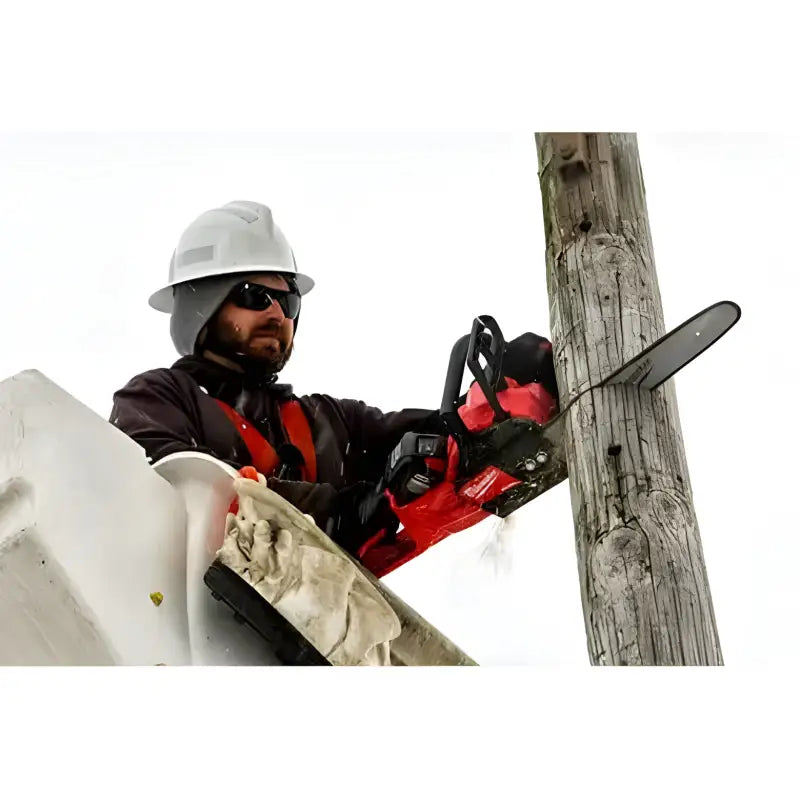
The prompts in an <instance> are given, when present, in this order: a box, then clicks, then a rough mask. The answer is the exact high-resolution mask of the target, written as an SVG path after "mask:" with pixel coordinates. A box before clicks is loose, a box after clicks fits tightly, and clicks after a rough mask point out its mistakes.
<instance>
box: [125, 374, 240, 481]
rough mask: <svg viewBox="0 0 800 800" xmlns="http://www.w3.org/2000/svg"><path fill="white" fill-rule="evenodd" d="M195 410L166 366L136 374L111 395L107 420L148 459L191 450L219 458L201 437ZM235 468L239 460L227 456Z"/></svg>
mask: <svg viewBox="0 0 800 800" xmlns="http://www.w3.org/2000/svg"><path fill="white" fill-rule="evenodd" d="M197 419H198V414H197V413H196V410H195V409H193V408H192V401H191V399H190V396H189V395H188V394H187V392H186V389H185V388H184V387H181V386H180V385H179V384H178V381H177V380H176V379H175V377H174V376H173V375H171V374H170V373H169V372H168V371H167V370H152V371H151V372H146V373H143V374H142V375H137V376H136V377H135V378H133V379H132V380H131V381H130V382H129V383H128V384H127V385H126V386H125V387H124V388H122V389H120V390H119V391H118V392H116V393H115V395H114V404H113V406H112V409H111V417H110V422H111V424H112V425H115V426H116V427H117V428H119V429H120V430H121V431H122V432H123V433H126V434H127V435H128V436H130V437H131V439H133V440H134V441H135V442H137V443H138V444H139V445H141V446H142V447H143V448H144V450H145V452H146V453H147V456H148V459H149V460H150V461H153V462H155V461H158V460H160V459H162V458H164V456H167V455H170V454H171V453H179V452H182V451H186V450H194V451H196V452H200V453H206V454H208V455H211V456H214V457H215V458H219V455H218V454H217V453H214V452H213V451H212V450H210V449H209V448H207V447H203V446H201V445H199V444H198V443H199V442H200V441H203V436H202V435H201V433H200V430H199V427H198V423H197ZM221 460H224V461H225V462H226V463H228V464H230V466H232V467H234V468H235V469H240V468H241V467H242V466H244V464H238V463H235V462H234V461H230V460H227V459H221Z"/></svg>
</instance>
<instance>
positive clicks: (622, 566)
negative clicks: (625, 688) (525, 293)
mask: <svg viewBox="0 0 800 800" xmlns="http://www.w3.org/2000/svg"><path fill="white" fill-rule="evenodd" d="M536 145H537V150H538V154H539V179H540V184H541V190H542V205H543V209H544V225H545V236H546V242H547V293H548V298H549V302H550V327H551V331H552V340H553V350H554V357H555V362H556V374H557V378H558V388H559V393H560V396H561V404H562V407H563V406H564V405H566V403H567V401H568V400H569V399H571V398H573V397H574V396H575V395H576V394H577V393H578V392H579V391H580V390H582V389H585V388H586V387H587V386H589V385H590V384H594V383H596V382H598V381H600V380H601V379H602V378H604V377H606V376H607V375H609V374H610V373H611V372H613V371H614V370H615V369H616V368H617V367H619V366H620V365H621V364H622V363H623V362H624V361H626V360H628V359H630V358H632V357H633V356H635V355H636V354H637V353H639V352H641V351H642V350H643V349H644V348H645V347H647V346H648V345H650V344H652V343H653V342H654V341H655V340H656V339H658V338H659V337H660V336H663V334H664V333H665V328H664V315H663V310H662V307H661V297H660V294H659V290H658V280H657V278H656V270H655V261H654V258H653V245H652V241H651V237H650V225H649V222H648V218H647V207H646V204H645V193H644V183H643V180H642V173H641V167H640V164H639V151H638V147H637V142H636V135H635V134H626V133H587V134H556V133H542V134H537V135H536ZM568 413H569V419H568V420H567V424H566V428H565V447H566V454H567V466H568V470H569V484H570V493H571V497H572V509H573V516H574V521H575V541H576V548H577V555H578V570H579V573H580V582H581V597H582V600H583V612H584V619H585V624H586V636H587V643H588V648H589V655H590V658H591V661H592V663H593V664H619V665H621V664H649V665H672V664H695V665H696V664H722V653H721V650H720V645H719V637H718V635H717V627H716V622H715V620H714V611H713V606H712V603H711V594H710V591H709V586H708V578H707V575H706V568H705V563H704V561H703V550H702V546H701V542H700V532H699V530H698V525H697V519H696V517H695V512H694V508H693V506H692V492H691V487H690V484H689V473H688V469H687V466H686V457H685V454H684V448H683V440H682V438H681V430H680V422H679V419H678V406H677V399H676V395H675V387H674V382H673V381H667V383H665V384H664V385H663V386H661V387H659V388H658V389H656V390H655V391H653V392H642V391H640V390H638V389H637V388H634V387H630V386H609V387H605V388H602V389H598V390H595V391H592V392H588V393H587V394H585V395H584V396H583V397H582V398H581V399H579V400H578V401H577V402H576V403H575V405H574V406H573V407H572V409H571V410H570V411H569V412H568Z"/></svg>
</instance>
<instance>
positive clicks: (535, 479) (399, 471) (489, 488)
mask: <svg viewBox="0 0 800 800" xmlns="http://www.w3.org/2000/svg"><path fill="white" fill-rule="evenodd" d="M504 349H505V341H504V339H503V335H502V332H501V330H500V327H499V325H498V324H497V322H496V321H495V320H494V318H493V317H490V316H481V317H478V318H476V319H475V320H474V322H473V326H472V331H471V333H470V334H467V335H466V336H463V337H461V338H460V339H459V340H458V341H457V342H456V344H455V345H454V347H453V350H452V353H451V356H450V362H449V365H448V370H447V378H446V380H445V389H444V394H443V397H442V404H441V407H440V410H439V411H440V415H441V418H442V421H443V423H444V426H445V427H446V429H447V431H448V434H449V435H436V434H419V433H407V434H405V435H404V436H403V438H402V439H401V441H400V442H399V444H398V445H397V447H396V448H395V450H394V451H393V452H392V454H391V456H390V458H389V461H388V463H387V468H386V473H385V475H384V485H385V486H386V487H388V488H387V489H386V494H387V496H388V498H389V501H390V504H391V507H392V510H393V511H394V513H395V514H396V515H397V517H398V518H399V520H400V523H401V524H402V526H403V530H402V531H401V532H400V534H398V536H399V537H402V539H403V540H411V542H413V549H412V547H411V542H409V541H407V542H406V543H407V548H406V550H407V552H406V554H405V555H404V556H403V557H402V558H401V559H399V560H393V561H392V563H391V564H388V563H387V564H378V563H374V564H372V565H371V568H372V569H373V570H374V571H376V574H386V572H388V571H390V570H391V569H395V568H396V567H397V566H399V565H400V564H402V563H405V562H406V561H408V560H410V559H411V558H414V557H416V556H417V555H419V554H420V553H421V552H422V551H424V550H426V549H427V548H428V547H430V546H431V545H433V544H436V542H438V541H441V540H442V539H444V538H446V537H447V536H449V535H450V534H453V533H457V532H459V531H462V530H464V529H466V528H469V527H471V526H472V525H474V524H476V523H477V522H480V521H481V520H483V519H485V518H487V517H488V516H490V515H491V514H494V515H496V516H498V517H507V516H508V515H509V514H511V513H513V512H514V511H516V510H517V509H518V508H519V507H520V506H522V505H524V504H525V503H527V502H529V501H530V500H532V499H534V498H535V497H537V496H538V495H539V494H541V493H542V492H544V491H546V490H547V489H549V488H551V487H552V486H555V485H556V484H557V483H560V482H561V481H562V480H564V478H565V477H566V475H567V473H566V465H565V464H564V460H563V458H559V457H558V450H559V445H560V437H559V441H552V437H549V436H548V435H547V429H546V428H545V427H544V426H545V424H546V423H547V422H548V420H550V419H552V418H553V416H554V415H555V413H556V412H557V402H556V400H555V399H554V398H553V397H552V396H551V395H550V394H549V393H548V392H547V391H546V390H545V388H544V387H543V386H542V385H541V384H539V383H529V384H526V385H524V386H521V385H519V384H518V383H517V382H516V381H515V380H513V379H512V378H510V377H506V376H504V375H503V369H502V367H503V352H504ZM482 360H483V361H484V362H485V364H482V363H481V361H482ZM465 367H466V368H468V369H469V371H470V372H471V374H472V376H473V378H474V383H473V384H472V386H471V387H470V389H469V391H468V392H467V394H466V396H465V397H464V396H460V394H459V393H460V389H461V383H462V381H463V378H464V370H465Z"/></svg>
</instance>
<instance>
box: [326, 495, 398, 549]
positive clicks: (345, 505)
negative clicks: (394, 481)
mask: <svg viewBox="0 0 800 800" xmlns="http://www.w3.org/2000/svg"><path fill="white" fill-rule="evenodd" d="M332 523H333V524H332V530H330V531H329V535H330V537H331V539H333V541H334V542H336V544H338V545H339V547H341V548H343V549H345V550H347V551H348V552H349V553H352V554H354V555H355V554H356V553H357V552H358V550H359V548H360V547H361V545H362V544H364V542H366V541H367V540H368V539H371V538H373V537H375V535H376V534H378V533H380V532H382V531H383V532H385V535H386V536H388V537H392V536H394V534H396V533H397V529H398V527H399V526H400V521H399V520H398V519H397V517H396V516H395V514H394V512H393V511H392V509H391V506H390V504H389V501H388V499H387V498H386V496H385V495H384V493H383V487H382V486H381V485H375V484H371V483H366V482H365V481H359V482H358V483H355V484H353V485H352V486H348V487H347V488H346V489H343V490H342V491H340V492H339V494H338V495H337V496H336V500H335V502H334V508H333V515H332Z"/></svg>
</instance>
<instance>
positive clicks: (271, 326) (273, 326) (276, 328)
mask: <svg viewBox="0 0 800 800" xmlns="http://www.w3.org/2000/svg"><path fill="white" fill-rule="evenodd" d="M280 331H281V327H280V325H278V323H277V322H272V323H268V324H267V325H262V326H261V327H260V328H256V329H255V330H254V331H253V336H257V335H258V334H259V333H265V334H268V335H270V336H274V337H275V338H279V334H280Z"/></svg>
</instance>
